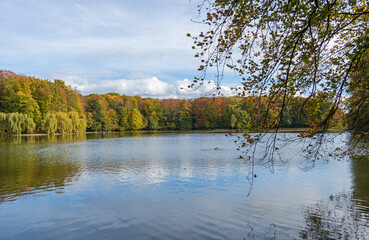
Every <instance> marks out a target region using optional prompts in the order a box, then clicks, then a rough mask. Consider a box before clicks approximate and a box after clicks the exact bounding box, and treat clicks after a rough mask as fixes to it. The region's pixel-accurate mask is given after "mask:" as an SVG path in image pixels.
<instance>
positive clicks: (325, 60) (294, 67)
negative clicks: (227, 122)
mask: <svg viewBox="0 0 369 240" xmlns="http://www.w3.org/2000/svg"><path fill="white" fill-rule="evenodd" d="M199 11H200V16H201V14H203V13H205V15H204V19H203V20H202V22H203V23H205V24H207V25H208V26H209V29H208V31H206V32H201V33H200V34H199V35H198V36H195V37H193V40H194V44H195V45H194V46H193V48H194V49H197V53H196V55H195V57H198V58H200V60H201V62H202V64H201V65H200V66H199V69H198V70H199V71H200V72H201V74H200V76H199V77H198V78H196V79H195V80H194V83H193V84H192V85H191V86H192V87H195V86H197V85H202V84H204V82H205V81H207V74H209V73H210V72H211V71H212V70H211V69H214V70H215V72H216V74H215V77H216V79H217V81H216V82H217V84H218V87H217V89H216V90H219V89H220V82H221V81H222V79H223V76H224V73H225V71H235V72H236V73H237V74H238V75H239V76H240V78H241V79H242V85H241V87H237V90H238V91H239V95H241V96H245V95H254V96H257V97H258V98H256V99H259V102H258V105H259V107H258V108H257V109H258V111H257V112H255V114H253V118H252V121H253V123H252V126H253V130H254V131H257V132H258V133H259V134H255V135H251V134H249V133H247V132H246V133H245V134H244V137H243V138H240V144H241V146H246V147H248V148H246V152H248V153H250V151H249V150H250V149H252V148H255V147H256V144H257V143H259V142H260V141H261V140H265V141H266V143H267V144H268V145H269V146H270V147H268V148H267V152H266V154H265V155H264V157H263V159H262V160H260V161H261V162H260V163H261V164H267V165H268V164H269V163H270V162H273V161H274V158H275V156H278V154H277V152H278V148H277V147H276V139H277V134H272V135H267V134H265V132H266V131H270V129H273V131H274V132H275V133H277V132H278V131H279V128H280V127H281V125H282V120H283V119H284V115H285V113H286V109H287V108H288V106H289V105H290V104H291V101H292V99H293V97H294V96H302V97H304V101H303V102H302V103H301V105H300V107H299V114H301V115H308V114H310V112H311V111H313V110H314V109H316V107H317V106H320V105H321V104H323V103H324V104H326V103H327V102H328V105H329V110H328V112H327V114H325V115H324V117H323V118H315V119H314V120H313V121H310V122H309V127H310V128H309V130H308V131H307V132H306V133H304V134H301V136H302V137H306V136H310V137H311V136H314V138H315V139H316V141H315V144H309V145H308V147H309V149H307V152H308V153H313V155H314V156H313V158H312V159H314V160H315V159H318V158H319V150H320V146H321V144H322V143H323V142H324V141H325V136H326V135H325V134H324V133H325V132H326V131H327V129H329V128H330V127H331V126H332V124H334V119H335V114H336V113H337V111H340V109H342V108H344V107H345V106H344V105H343V102H342V99H343V97H344V96H346V95H348V94H349V93H348V90H349V88H350V86H351V84H352V76H353V75H354V74H355V72H357V69H358V66H359V65H360V63H361V62H362V61H363V59H365V57H366V56H367V55H368V48H369V27H368V20H369V18H368V15H369V8H368V5H367V2H365V1H355V0H353V1H351V0H350V1H336V0H324V1H323V0H314V1H312V0H302V1H301V0H289V1H275V0H266V1H264V0H215V1H214V0H209V1H207V0H205V1H203V3H202V4H201V5H200V9H199ZM188 36H191V35H190V34H188ZM191 86H189V87H191ZM273 105H277V106H278V108H276V109H274V110H278V111H277V113H278V114H273V115H270V111H271V110H273V109H271V106H273ZM268 117H269V118H271V117H272V118H273V120H272V121H270V120H269V121H268V120H267V119H268ZM346 150H347V152H350V148H348V149H346ZM252 152H253V151H251V153H252ZM314 160H313V161H314ZM253 161H254V160H253ZM265 161H267V162H265Z"/></svg>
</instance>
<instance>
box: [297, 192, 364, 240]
mask: <svg viewBox="0 0 369 240" xmlns="http://www.w3.org/2000/svg"><path fill="white" fill-rule="evenodd" d="M304 213H305V221H306V226H305V227H304V228H303V229H302V230H301V231H300V237H301V238H302V239H366V238H367V237H368V236H369V222H368V220H369V215H368V213H369V211H368V209H366V208H363V207H362V206H361V205H360V204H359V203H358V202H357V201H356V200H355V199H354V198H353V195H352V194H345V193H341V194H336V195H331V196H330V197H329V200H328V201H323V200H322V201H321V202H319V203H317V204H314V205H311V206H307V207H306V208H305V210H304Z"/></svg>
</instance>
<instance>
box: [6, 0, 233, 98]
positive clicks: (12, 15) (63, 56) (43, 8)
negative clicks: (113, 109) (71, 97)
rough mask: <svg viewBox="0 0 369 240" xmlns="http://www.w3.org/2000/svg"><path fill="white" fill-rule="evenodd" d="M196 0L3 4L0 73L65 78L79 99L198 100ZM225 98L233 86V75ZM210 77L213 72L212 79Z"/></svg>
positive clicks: (30, 0)
mask: <svg viewBox="0 0 369 240" xmlns="http://www.w3.org/2000/svg"><path fill="white" fill-rule="evenodd" d="M198 3H199V0H191V1H189V0H175V1H168V0H135V1H129V0H120V1H119V0H116V1H113V0H111V1H110V0H104V1H98V0H89V1H87V0H86V1H85V0H75V1H72V0H63V1H56V0H48V1H46V0H24V1H21V0H12V1H8V0H0V29H1V31H0V46H1V47H0V69H7V70H11V71H13V72H16V73H19V74H26V75H31V76H37V77H41V78H45V79H55V78H58V79H62V80H64V81H66V82H67V83H68V84H69V85H71V86H73V87H76V88H77V89H78V90H79V91H81V93H82V94H90V93H106V92H119V93H121V94H126V95H142V96H149V97H159V98H165V97H171V98H188V97H199V96H201V95H202V94H205V93H206V92H208V91H209V90H211V89H212V88H213V87H214V84H213V83H211V84H209V85H207V86H204V87H202V88H200V89H199V90H196V91H194V92H188V91H184V90H181V89H180V88H181V87H186V86H187V85H188V84H189V83H190V81H192V80H193V77H195V76H198V72H197V70H196V69H197V67H198V62H197V60H196V59H195V58H194V57H193V56H194V54H195V51H194V50H192V49H191V46H192V40H191V39H190V38H188V37H186V34H187V33H192V34H193V35H196V34H197V33H199V32H200V31H203V30H206V26H205V25H202V24H198V23H194V21H191V20H195V21H196V20H199V19H198V12H197V4H198ZM229 76H230V77H228V78H227V79H225V81H223V83H222V84H223V85H224V86H223V93H224V94H225V95H230V94H232V91H231V90H230V87H236V86H237V81H236V80H235V79H234V77H233V74H229ZM212 77H213V76H212V75H210V79H209V80H211V78H212Z"/></svg>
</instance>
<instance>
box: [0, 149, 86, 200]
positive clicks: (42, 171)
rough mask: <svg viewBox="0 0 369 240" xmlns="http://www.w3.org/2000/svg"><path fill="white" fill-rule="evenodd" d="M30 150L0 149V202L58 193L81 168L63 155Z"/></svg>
mask: <svg viewBox="0 0 369 240" xmlns="http://www.w3.org/2000/svg"><path fill="white" fill-rule="evenodd" d="M32 147H33V144H30V145H27V148H26V146H22V148H18V146H14V145H13V146H11V145H2V146H0V202H4V201H12V200H15V199H16V198H18V197H20V196H24V195H28V194H34V193H37V192H39V191H46V190H55V191H60V190H61V189H63V188H64V186H65V185H66V184H67V183H68V182H71V181H72V180H73V178H74V177H76V175H77V174H78V172H79V171H80V169H81V166H80V164H79V163H77V162H74V161H71V160H69V159H66V158H65V157H63V156H58V158H57V159H55V158H54V157H53V156H40V155H39V154H37V152H36V151H33V148H32Z"/></svg>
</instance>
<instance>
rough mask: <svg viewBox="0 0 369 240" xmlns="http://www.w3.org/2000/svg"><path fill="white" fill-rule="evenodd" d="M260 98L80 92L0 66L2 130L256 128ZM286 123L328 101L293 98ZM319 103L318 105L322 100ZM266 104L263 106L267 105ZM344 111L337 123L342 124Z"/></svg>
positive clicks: (292, 124) (309, 120)
mask: <svg viewBox="0 0 369 240" xmlns="http://www.w3.org/2000/svg"><path fill="white" fill-rule="evenodd" d="M265 100H266V99H265V98H260V97H252V96H249V97H200V98H196V99H188V100H185V99H153V98H142V97H140V96H134V97H132V96H124V95H120V94H118V93H107V94H102V95H98V94H91V95H88V96H82V95H81V94H79V93H78V91H76V90H74V89H72V88H71V87H69V86H67V85H66V84H65V83H64V82H63V81H61V80H54V82H51V81H48V80H42V79H39V78H35V77H29V76H25V75H18V74H15V73H12V72H10V71H0V124H1V127H0V134H20V133H34V132H38V133H47V134H55V133H60V134H68V133H83V132H85V131H90V132H101V131H126V130H133V131H136V130H141V129H145V130H190V129H206V130H208V129H248V130H250V129H253V128H255V127H257V126H258V123H259V121H260V119H259V118H257V117H256V116H257V114H256V112H258V111H262V110H263V106H264V105H265V103H266V101H265ZM292 100H293V103H292V104H291V106H292V107H290V108H289V109H287V110H286V114H285V115H284V118H283V121H282V126H280V127H287V128H296V127H308V126H309V125H311V124H314V121H316V120H317V119H319V118H321V117H322V116H324V114H325V111H326V110H327V109H328V108H329V104H330V103H328V102H327V103H326V104H321V103H320V101H316V105H314V101H311V102H310V104H309V105H306V106H305V108H300V107H299V106H301V102H303V100H304V99H303V98H301V97H294V98H293V99H292ZM318 103H320V105H318ZM264 107H265V106H264ZM278 112H279V103H278V102H275V103H273V105H272V106H271V107H270V106H269V107H268V111H267V112H266V114H267V115H266V118H265V121H266V122H265V124H267V125H268V126H269V127H276V126H275V123H273V119H275V116H276V115H277V114H278ZM341 115H342V116H340V117H338V120H337V123H339V124H337V127H340V126H341V127H342V125H343V123H342V119H343V113H342V114H341Z"/></svg>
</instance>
